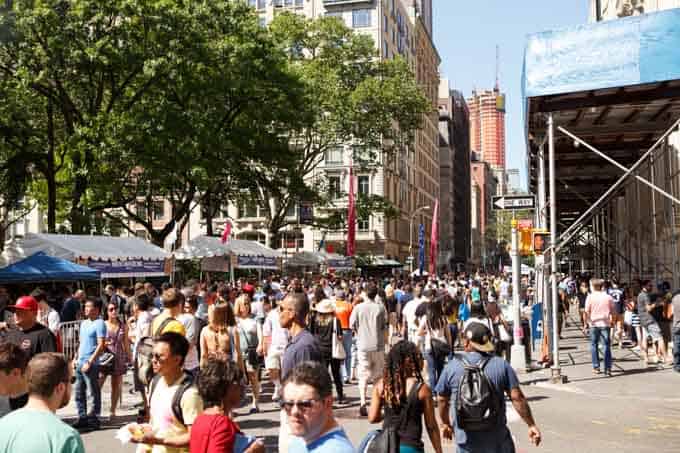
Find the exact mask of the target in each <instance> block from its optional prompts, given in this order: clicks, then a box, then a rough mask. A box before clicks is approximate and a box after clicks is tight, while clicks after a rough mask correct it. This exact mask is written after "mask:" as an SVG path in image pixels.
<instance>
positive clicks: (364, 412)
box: [359, 404, 368, 417]
mask: <svg viewBox="0 0 680 453" xmlns="http://www.w3.org/2000/svg"><path fill="white" fill-rule="evenodd" d="M359 415H360V416H362V417H368V409H366V405H365V404H362V405H361V407H360V408H359Z"/></svg>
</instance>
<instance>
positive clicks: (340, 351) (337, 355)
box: [332, 318, 347, 360]
mask: <svg viewBox="0 0 680 453" xmlns="http://www.w3.org/2000/svg"><path fill="white" fill-rule="evenodd" d="M332 322H333V343H332V357H333V358H334V359H337V360H345V359H346V358H347V352H346V351H345V347H344V346H343V344H342V341H340V340H338V320H337V319H335V318H333V321H332Z"/></svg>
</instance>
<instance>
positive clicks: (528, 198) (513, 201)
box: [493, 195, 536, 211]
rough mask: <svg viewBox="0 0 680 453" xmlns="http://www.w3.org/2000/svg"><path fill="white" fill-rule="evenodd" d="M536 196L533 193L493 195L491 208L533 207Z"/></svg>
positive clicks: (500, 209)
mask: <svg viewBox="0 0 680 453" xmlns="http://www.w3.org/2000/svg"><path fill="white" fill-rule="evenodd" d="M535 206H536V198H535V197H534V196H533V195H501V196H498V197H493V209H494V210H496V211H503V210H506V209H510V210H518V209H534V207H535Z"/></svg>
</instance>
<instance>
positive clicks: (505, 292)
mask: <svg viewBox="0 0 680 453" xmlns="http://www.w3.org/2000/svg"><path fill="white" fill-rule="evenodd" d="M500 293H501V297H502V298H504V299H507V298H508V296H510V283H508V282H507V281H505V280H503V281H502V282H501V290H500Z"/></svg>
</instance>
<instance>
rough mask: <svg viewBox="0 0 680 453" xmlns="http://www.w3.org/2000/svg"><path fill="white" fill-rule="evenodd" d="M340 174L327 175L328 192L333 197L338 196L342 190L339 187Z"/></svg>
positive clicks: (336, 197)
mask: <svg viewBox="0 0 680 453" xmlns="http://www.w3.org/2000/svg"><path fill="white" fill-rule="evenodd" d="M340 187H341V186H340V176H329V177H328V194H329V195H330V196H331V198H333V199H336V200H337V199H338V198H340V195H341V193H342V190H341V188H340Z"/></svg>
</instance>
